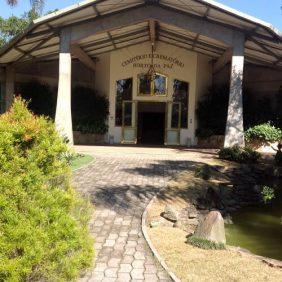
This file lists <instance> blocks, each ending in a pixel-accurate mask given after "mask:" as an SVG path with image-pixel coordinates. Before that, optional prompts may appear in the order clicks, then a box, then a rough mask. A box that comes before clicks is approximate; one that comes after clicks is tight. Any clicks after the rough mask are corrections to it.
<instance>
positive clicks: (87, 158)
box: [71, 154, 94, 170]
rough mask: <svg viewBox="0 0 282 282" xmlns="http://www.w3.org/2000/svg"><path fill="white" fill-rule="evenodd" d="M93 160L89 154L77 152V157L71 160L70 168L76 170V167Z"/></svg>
mask: <svg viewBox="0 0 282 282" xmlns="http://www.w3.org/2000/svg"><path fill="white" fill-rule="evenodd" d="M93 160H94V157H92V156H90V155H82V154H79V155H78V157H76V158H75V159H74V160H73V161H72V162H71V168H72V170H76V169H78V168H81V167H83V166H85V165H87V164H89V163H90V162H92V161H93Z"/></svg>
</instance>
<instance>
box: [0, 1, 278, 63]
mask: <svg viewBox="0 0 282 282" xmlns="http://www.w3.org/2000/svg"><path fill="white" fill-rule="evenodd" d="M66 29H68V30H69V31H71V32H70V33H69V34H71V44H72V48H71V51H72V56H73V58H80V59H81V58H82V59H83V60H84V62H86V64H88V65H89V66H90V67H93V68H94V64H93V65H92V63H93V61H92V60H91V59H94V58H95V57H96V56H98V55H99V54H102V53H106V52H110V51H114V50H117V49H121V48H124V47H128V46H132V45H136V44H140V43H143V42H146V41H151V42H152V43H154V42H155V41H161V42H165V43H167V44H172V45H175V46H178V47H181V48H184V49H187V50H192V51H195V52H199V53H202V54H206V55H208V56H210V57H212V58H214V59H215V60H216V59H218V58H222V57H224V56H225V54H227V53H228V52H229V50H230V48H231V47H232V46H233V45H234V44H233V43H234V42H235V41H236V40H237V39H238V38H240V39H241V38H242V37H244V39H245V51H244V55H245V60H246V61H247V62H251V63H255V64H258V65H268V66H272V67H278V68H282V44H281V43H282V37H281V33H279V31H277V30H275V29H274V28H273V27H272V26H271V25H269V24H268V23H265V22H263V21H261V20H258V19H256V18H253V17H250V16H248V15H245V14H243V13H240V12H238V11H236V10H234V9H230V8H228V7H226V6H224V5H221V4H218V3H216V2H215V1H211V0H145V1H144V0H142V1H140V0H122V1H121V0H97V1H93V0H87V1H84V2H81V3H79V4H76V5H73V6H71V7H69V8H66V9H62V10H60V11H57V12H54V13H51V14H49V15H47V16H44V17H42V18H39V19H37V20H35V21H34V22H33V23H32V24H31V25H30V27H29V28H28V29H27V30H26V31H25V32H24V33H23V34H22V35H20V36H18V37H16V38H14V39H13V40H12V41H11V42H10V44H8V45H7V46H6V47H4V48H3V49H2V50H1V51H0V64H1V65H15V64H18V63H22V62H25V61H30V60H31V61H37V60H52V59H57V58H58V55H59V52H60V34H62V30H66Z"/></svg>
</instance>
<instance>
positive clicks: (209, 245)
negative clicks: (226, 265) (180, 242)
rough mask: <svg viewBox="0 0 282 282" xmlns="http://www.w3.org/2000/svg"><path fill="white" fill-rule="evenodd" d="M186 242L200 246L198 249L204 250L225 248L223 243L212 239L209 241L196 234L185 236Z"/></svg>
mask: <svg viewBox="0 0 282 282" xmlns="http://www.w3.org/2000/svg"><path fill="white" fill-rule="evenodd" d="M186 243H188V244H190V245H192V246H194V247H197V248H200V249H204V250H224V249H225V245H224V244H223V243H216V242H213V241H209V240H207V239H202V238H199V237H196V236H193V235H192V236H189V237H188V238H187V241H186Z"/></svg>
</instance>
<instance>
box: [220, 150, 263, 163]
mask: <svg viewBox="0 0 282 282" xmlns="http://www.w3.org/2000/svg"><path fill="white" fill-rule="evenodd" d="M218 156H219V158H220V159H223V160H228V161H234V162H238V163H256V162H257V161H258V160H259V158H260V157H261V155H260V153H258V152H256V151H255V150H252V149H251V148H247V147H246V148H240V147H238V146H233V147H228V148H222V149H220V151H219V152H218Z"/></svg>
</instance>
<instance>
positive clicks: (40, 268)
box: [0, 98, 93, 281]
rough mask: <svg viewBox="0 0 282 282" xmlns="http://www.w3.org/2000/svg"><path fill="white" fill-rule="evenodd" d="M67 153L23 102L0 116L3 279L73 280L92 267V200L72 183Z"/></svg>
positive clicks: (0, 278) (50, 129) (49, 124)
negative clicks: (74, 188)
mask: <svg viewBox="0 0 282 282" xmlns="http://www.w3.org/2000/svg"><path fill="white" fill-rule="evenodd" d="M66 155H68V147H67V145H66V144H64V143H63V142H62V139H61V138H60V137H59V135H58V134H57V132H56V130H55V127H54V125H53V123H52V122H50V121H49V120H47V119H46V118H44V117H36V116H34V115H33V114H32V113H31V112H29V111H28V110H27V104H26V103H25V102H24V101H23V100H21V99H19V98H17V99H16V101H15V102H14V104H13V107H12V108H11V110H10V111H9V112H8V113H6V114H3V115H2V116H0V189H1V193H0V234H1V235H0V261H1V263H0V281H71V280H74V279H76V278H77V277H78V276H79V273H80V271H81V270H82V269H85V268H87V267H89V266H90V265H91V263H92V257H93V248H92V246H93V242H92V239H91V238H90V236H89V234H88V227H87V226H88V220H89V212H90V204H89V203H88V202H86V201H85V200H83V199H81V198H80V197H79V196H78V195H77V194H76V193H75V191H74V190H73V189H72V188H71V186H70V177H69V175H70V168H69V164H68V162H67V160H66V158H65V156H66Z"/></svg>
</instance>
